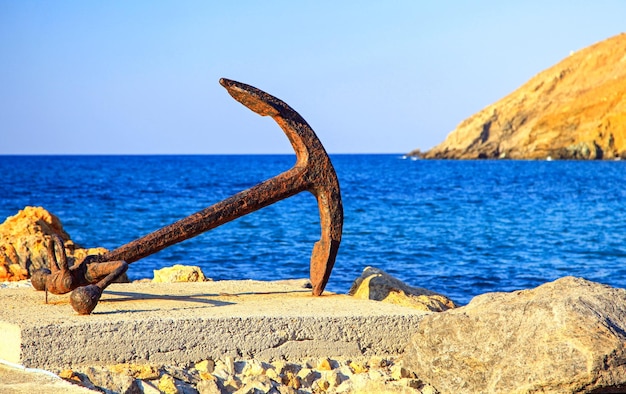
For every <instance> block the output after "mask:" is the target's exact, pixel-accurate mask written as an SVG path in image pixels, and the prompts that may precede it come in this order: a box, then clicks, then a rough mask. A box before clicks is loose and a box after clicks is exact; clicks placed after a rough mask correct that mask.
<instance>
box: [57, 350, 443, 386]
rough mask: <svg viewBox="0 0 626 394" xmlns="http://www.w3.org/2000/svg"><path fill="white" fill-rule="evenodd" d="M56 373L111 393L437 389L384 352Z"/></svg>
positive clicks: (81, 368)
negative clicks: (380, 354) (362, 356)
mask: <svg viewBox="0 0 626 394" xmlns="http://www.w3.org/2000/svg"><path fill="white" fill-rule="evenodd" d="M145 371H149V372H148V373H145ZM155 372H156V373H155ZM57 373H59V375H60V376H62V377H63V378H64V379H66V380H68V381H71V382H74V383H77V384H80V385H81V386H84V387H87V388H90V389H94V390H98V391H102V392H107V393H138V394H149V393H159V392H160V393H171V394H186V393H200V394H211V393H217V394H219V393H294V394H296V393H322V392H323V393H329V394H332V393H418V394H419V393H423V394H427V393H428V394H435V393H436V392H437V391H436V390H435V389H434V388H433V387H432V386H430V385H428V384H427V383H424V382H423V381H422V380H420V379H419V378H418V377H417V376H416V375H415V374H414V373H413V372H410V371H409V370H407V369H406V368H404V367H403V366H401V365H399V364H398V362H397V361H396V360H394V359H393V358H382V357H371V358H369V359H361V360H350V359H344V360H338V359H329V358H324V357H322V358H314V359H308V360H304V361H302V362H286V361H274V362H271V363H268V362H261V361H258V360H254V359H252V360H236V359H234V358H232V357H224V358H223V359H217V360H212V359H209V360H202V361H199V362H198V363H195V364H194V365H190V366H164V365H162V366H154V365H151V366H146V365H133V364H119V365H112V366H108V367H102V366H100V367H77V368H75V369H73V370H64V371H57Z"/></svg>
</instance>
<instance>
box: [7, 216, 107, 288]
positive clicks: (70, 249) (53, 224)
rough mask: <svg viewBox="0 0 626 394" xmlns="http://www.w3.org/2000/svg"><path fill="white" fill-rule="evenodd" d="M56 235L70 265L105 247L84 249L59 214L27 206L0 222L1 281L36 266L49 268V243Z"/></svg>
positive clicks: (27, 274) (16, 277)
mask: <svg viewBox="0 0 626 394" xmlns="http://www.w3.org/2000/svg"><path fill="white" fill-rule="evenodd" d="M53 234H56V235H58V236H59V237H61V239H62V240H63V242H64V247H65V252H66V254H67V257H68V262H69V265H70V266H71V265H73V264H74V261H75V260H78V259H82V258H84V257H85V256H87V255H88V254H101V253H105V252H106V249H104V248H92V249H84V248H82V247H80V246H79V245H76V244H75V243H74V242H73V241H72V240H71V239H70V236H69V235H68V234H67V232H65V230H64V229H63V225H62V224H61V221H60V220H59V218H57V217H56V216H54V215H53V214H51V213H50V212H48V211H46V210H45V209H43V208H41V207H26V208H24V209H23V210H21V211H19V212H18V213H17V214H16V215H15V216H10V217H8V218H7V219H6V220H5V221H4V223H2V224H0V281H7V280H10V281H17V280H22V279H27V278H29V277H30V275H31V274H32V273H33V272H34V271H35V270H37V269H39V268H49V267H50V264H49V262H48V252H47V248H48V244H49V243H50V242H51V236H52V235H53Z"/></svg>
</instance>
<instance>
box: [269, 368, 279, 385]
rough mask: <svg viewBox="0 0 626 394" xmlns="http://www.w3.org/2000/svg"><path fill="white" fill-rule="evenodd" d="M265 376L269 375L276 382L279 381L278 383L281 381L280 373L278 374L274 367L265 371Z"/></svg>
mask: <svg viewBox="0 0 626 394" xmlns="http://www.w3.org/2000/svg"><path fill="white" fill-rule="evenodd" d="M265 376H267V377H268V378H270V379H272V380H273V381H275V382H278V383H280V382H281V378H280V375H278V373H277V372H276V370H275V369H274V368H268V369H267V370H266V371H265Z"/></svg>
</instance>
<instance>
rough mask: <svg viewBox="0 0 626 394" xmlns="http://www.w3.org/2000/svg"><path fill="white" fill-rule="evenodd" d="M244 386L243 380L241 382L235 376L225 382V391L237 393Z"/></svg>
mask: <svg viewBox="0 0 626 394" xmlns="http://www.w3.org/2000/svg"><path fill="white" fill-rule="evenodd" d="M242 386H243V383H242V382H241V380H239V379H238V378H237V377H235V376H229V377H228V379H226V380H225V381H224V390H226V391H228V392H235V391H237V390H239V389H240V388H241V387H242Z"/></svg>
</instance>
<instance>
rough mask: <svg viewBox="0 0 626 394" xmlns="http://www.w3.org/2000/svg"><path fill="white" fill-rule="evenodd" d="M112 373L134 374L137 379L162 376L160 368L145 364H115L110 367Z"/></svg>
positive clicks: (152, 378) (150, 378)
mask: <svg viewBox="0 0 626 394" xmlns="http://www.w3.org/2000/svg"><path fill="white" fill-rule="evenodd" d="M108 368H109V371H111V372H112V373H116V374H120V375H126V376H132V377H133V378H135V379H141V380H154V379H158V378H159V377H160V376H161V373H160V372H159V369H158V368H157V367H154V366H152V365H144V364H115V365H111V366H109V367H108Z"/></svg>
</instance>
